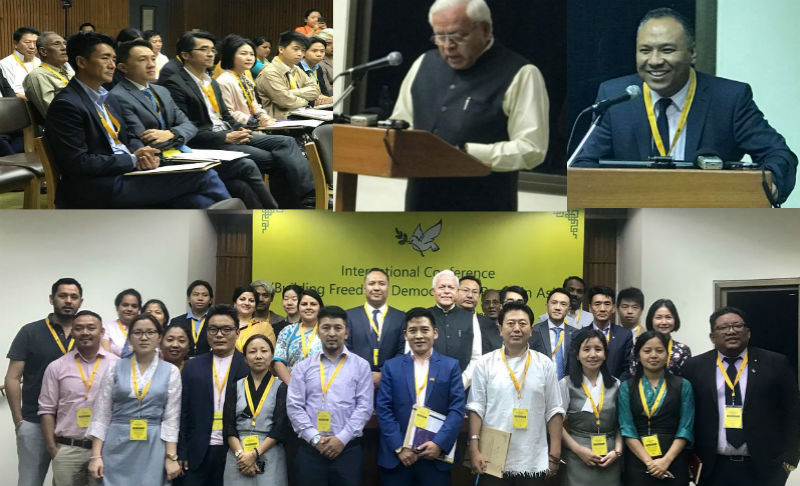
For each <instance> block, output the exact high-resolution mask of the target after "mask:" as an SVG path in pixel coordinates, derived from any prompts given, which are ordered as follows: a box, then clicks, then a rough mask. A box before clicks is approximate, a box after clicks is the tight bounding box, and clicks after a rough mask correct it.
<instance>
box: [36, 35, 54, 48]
mask: <svg viewBox="0 0 800 486" xmlns="http://www.w3.org/2000/svg"><path fill="white" fill-rule="evenodd" d="M51 35H58V33H57V32H53V31H47V32H42V34H41V35H40V36H39V37H37V38H36V52H39V49H41V48H42V47H44V46H45V42H47V38H48V37H50V36H51Z"/></svg>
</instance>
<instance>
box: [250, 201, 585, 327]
mask: <svg viewBox="0 0 800 486" xmlns="http://www.w3.org/2000/svg"><path fill="white" fill-rule="evenodd" d="M583 216H584V215H583V211H580V210H570V211H562V212H555V213H508V212H506V213H458V212H456V213H425V212H419V213H412V212H405V213H331V212H325V211H280V210H264V211H253V279H265V280H268V281H270V282H272V283H274V284H275V288H276V297H275V300H274V303H273V304H272V306H273V309H274V310H275V311H277V312H282V309H281V297H280V296H281V293H282V291H283V288H284V287H285V286H286V285H288V284H297V285H300V286H301V287H303V288H314V289H315V290H316V291H317V292H319V294H320V296H321V297H322V299H323V301H324V303H325V304H326V305H338V306H341V307H343V308H345V309H346V308H349V307H354V306H357V305H361V304H363V302H364V295H363V282H364V277H365V275H366V272H367V270H369V269H370V268H373V267H378V268H381V269H383V270H384V271H385V272H386V273H387V274H388V275H389V304H390V305H391V306H393V307H396V308H398V309H401V310H407V309H410V308H412V307H416V306H422V307H429V306H432V305H433V304H434V300H433V294H432V279H433V276H434V275H435V274H436V273H437V272H438V271H440V270H445V269H450V270H452V271H453V272H455V274H456V275H457V276H462V275H473V276H475V277H477V278H478V279H480V281H481V283H482V286H483V288H484V289H487V288H489V289H500V288H502V287H503V286H506V285H521V286H522V287H524V288H525V289H526V290H527V291H528V293H529V299H530V300H529V303H530V305H531V307H532V308H533V310H534V312H536V314H537V315H539V314H541V313H543V312H545V300H546V294H547V291H548V290H550V289H551V288H553V287H557V286H560V285H561V283H562V282H563V280H564V278H565V277H566V276H569V275H581V274H582V273H583V231H584V218H583Z"/></svg>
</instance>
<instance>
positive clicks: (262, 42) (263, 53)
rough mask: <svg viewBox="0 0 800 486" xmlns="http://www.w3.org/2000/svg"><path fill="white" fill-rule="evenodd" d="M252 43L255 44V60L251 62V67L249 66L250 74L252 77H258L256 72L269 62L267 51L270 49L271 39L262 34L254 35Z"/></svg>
mask: <svg viewBox="0 0 800 486" xmlns="http://www.w3.org/2000/svg"><path fill="white" fill-rule="evenodd" d="M253 44H255V46H256V62H255V64H253V67H252V68H250V74H251V75H252V76H253V79H256V78H257V77H258V73H260V72H261V70H262V69H264V67H266V65H267V64H269V59H267V56H269V53H270V52H271V51H272V41H270V40H269V39H267V38H266V37H264V36H261V37H256V38H255V40H254V41H253Z"/></svg>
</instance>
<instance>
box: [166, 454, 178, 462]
mask: <svg viewBox="0 0 800 486" xmlns="http://www.w3.org/2000/svg"><path fill="white" fill-rule="evenodd" d="M167 459H169V460H170V461H177V460H178V454H170V453H167Z"/></svg>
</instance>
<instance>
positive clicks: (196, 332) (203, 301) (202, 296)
mask: <svg viewBox="0 0 800 486" xmlns="http://www.w3.org/2000/svg"><path fill="white" fill-rule="evenodd" d="M186 298H187V299H188V300H189V312H187V313H186V314H182V315H179V316H176V317H173V318H172V320H171V321H169V325H170V326H180V327H182V328H183V329H184V330H185V331H186V334H188V335H189V338H190V341H189V354H188V355H187V356H188V357H189V358H194V357H195V356H199V355H201V354H203V353H207V352H209V351H211V347H210V346H209V345H208V337H207V336H208V335H207V332H206V330H207V328H206V320H207V319H206V314H208V309H210V308H211V304H212V303H213V302H214V289H213V288H212V287H211V284H210V283H208V282H206V281H205V280H195V281H194V282H192V283H190V284H189V287H188V288H187V289H186Z"/></svg>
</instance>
